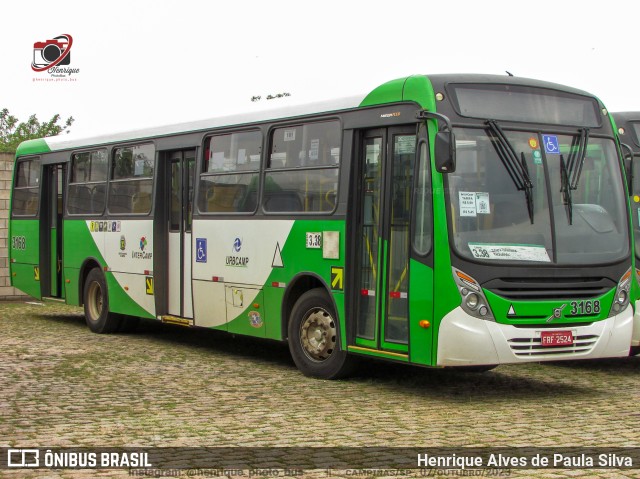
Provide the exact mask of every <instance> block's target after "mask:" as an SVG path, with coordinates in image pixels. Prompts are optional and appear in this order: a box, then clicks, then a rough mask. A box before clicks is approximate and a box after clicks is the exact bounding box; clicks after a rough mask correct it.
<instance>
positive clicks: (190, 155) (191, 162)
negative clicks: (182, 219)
mask: <svg viewBox="0 0 640 479" xmlns="http://www.w3.org/2000/svg"><path fill="white" fill-rule="evenodd" d="M195 155H196V153H195V151H188V152H186V153H185V161H186V162H187V181H186V183H187V188H186V194H187V211H186V214H187V226H186V232H187V233H190V232H191V222H192V220H193V182H194V178H193V177H194V174H195V170H196V156H195Z"/></svg>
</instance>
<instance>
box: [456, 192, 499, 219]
mask: <svg viewBox="0 0 640 479" xmlns="http://www.w3.org/2000/svg"><path fill="white" fill-rule="evenodd" d="M458 198H459V202H460V216H477V215H488V214H491V203H490V201H489V193H476V192H473V191H459V192H458Z"/></svg>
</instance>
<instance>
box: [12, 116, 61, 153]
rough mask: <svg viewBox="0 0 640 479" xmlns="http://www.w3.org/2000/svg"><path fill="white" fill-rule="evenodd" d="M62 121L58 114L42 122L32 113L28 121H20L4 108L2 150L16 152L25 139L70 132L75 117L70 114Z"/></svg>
mask: <svg viewBox="0 0 640 479" xmlns="http://www.w3.org/2000/svg"><path fill="white" fill-rule="evenodd" d="M60 121H61V119H60V115H58V114H55V115H53V116H52V117H51V119H50V120H49V121H44V122H40V120H38V118H37V117H36V115H31V116H30V117H29V119H28V120H27V121H26V122H20V123H19V122H18V119H17V118H16V117H15V116H13V115H11V114H9V110H8V109H7V108H4V109H3V110H2V111H0V152H14V151H16V148H18V145H19V144H20V143H22V142H23V141H25V140H32V139H34V138H44V137H45V136H56V135H59V134H60V133H63V132H65V133H69V128H70V127H71V125H72V124H73V122H74V119H73V117H72V116H70V117H69V118H67V119H66V120H65V122H64V123H62V124H59V122H60Z"/></svg>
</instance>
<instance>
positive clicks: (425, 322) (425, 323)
mask: <svg viewBox="0 0 640 479" xmlns="http://www.w3.org/2000/svg"><path fill="white" fill-rule="evenodd" d="M418 324H419V325H420V327H421V328H424V329H427V328H429V327H430V326H431V323H430V322H429V321H428V320H426V319H422V320H420V322H419V323H418Z"/></svg>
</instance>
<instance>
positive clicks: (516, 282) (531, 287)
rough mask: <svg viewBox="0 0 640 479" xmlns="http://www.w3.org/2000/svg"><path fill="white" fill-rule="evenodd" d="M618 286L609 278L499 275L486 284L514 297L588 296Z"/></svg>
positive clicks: (540, 298)
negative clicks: (514, 276)
mask: <svg viewBox="0 0 640 479" xmlns="http://www.w3.org/2000/svg"><path fill="white" fill-rule="evenodd" d="M615 286H616V283H614V282H613V281H612V280H610V279H609V278H603V277H598V278H556V277H550V278H547V277H534V278H497V279H493V280H490V281H487V282H486V283H484V284H483V285H482V287H483V288H486V289H488V290H489V291H491V292H492V293H495V294H497V295H498V296H501V297H503V298H506V299H510V300H512V301H517V300H525V301H526V300H535V299H538V300H545V299H547V300H554V299H588V298H596V297H598V296H602V295H603V294H605V293H607V292H608V291H610V290H611V289H612V288H614V287H615Z"/></svg>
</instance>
